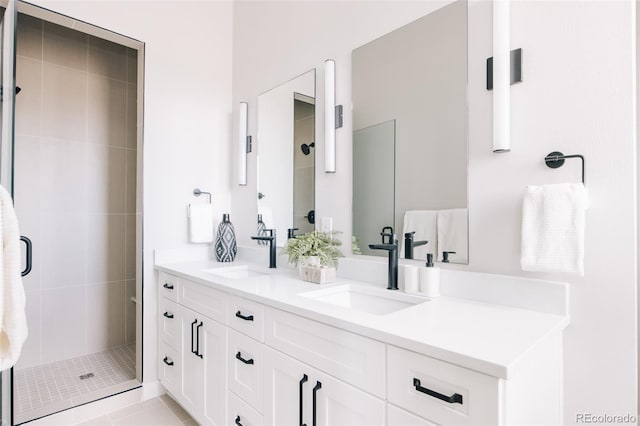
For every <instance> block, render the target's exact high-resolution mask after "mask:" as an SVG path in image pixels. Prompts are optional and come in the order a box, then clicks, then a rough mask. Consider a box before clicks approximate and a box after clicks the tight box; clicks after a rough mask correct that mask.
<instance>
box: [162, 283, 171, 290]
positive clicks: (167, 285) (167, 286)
mask: <svg viewBox="0 0 640 426" xmlns="http://www.w3.org/2000/svg"><path fill="white" fill-rule="evenodd" d="M162 287H164V288H166V289H167V290H173V284H169V283H164V285H163V286H162Z"/></svg>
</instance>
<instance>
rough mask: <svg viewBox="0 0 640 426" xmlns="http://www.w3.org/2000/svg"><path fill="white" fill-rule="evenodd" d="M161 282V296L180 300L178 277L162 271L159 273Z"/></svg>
mask: <svg viewBox="0 0 640 426" xmlns="http://www.w3.org/2000/svg"><path fill="white" fill-rule="evenodd" d="M158 283H159V284H160V296H161V297H166V298H167V299H169V300H173V301H174V302H176V301H177V300H178V287H179V283H178V277H174V276H173V275H169V274H165V273H164V272H160V274H159V275H158Z"/></svg>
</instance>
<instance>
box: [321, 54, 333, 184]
mask: <svg viewBox="0 0 640 426" xmlns="http://www.w3.org/2000/svg"><path fill="white" fill-rule="evenodd" d="M324 171H325V173H335V172H336V62H335V61H334V60H333V59H327V60H326V61H324Z"/></svg>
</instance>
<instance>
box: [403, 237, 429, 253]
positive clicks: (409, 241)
mask: <svg viewBox="0 0 640 426" xmlns="http://www.w3.org/2000/svg"><path fill="white" fill-rule="evenodd" d="M415 233H416V231H413V232H407V233H405V234H404V258H405V259H413V248H414V247H419V246H423V245H425V244H427V243H428V242H429V241H426V240H425V241H413V235H414V234H415Z"/></svg>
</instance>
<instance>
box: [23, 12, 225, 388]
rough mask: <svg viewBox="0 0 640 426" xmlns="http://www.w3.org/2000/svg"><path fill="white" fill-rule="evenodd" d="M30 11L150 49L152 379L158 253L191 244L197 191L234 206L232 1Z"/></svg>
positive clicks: (221, 208) (147, 291) (147, 201)
mask: <svg viewBox="0 0 640 426" xmlns="http://www.w3.org/2000/svg"><path fill="white" fill-rule="evenodd" d="M33 3H36V4H38V5H40V6H42V7H46V8H48V9H51V10H54V11H56V12H60V13H63V14H66V15H69V16H71V17H73V18H76V19H80V20H84V21H86V22H89V23H91V24H94V25H98V26H101V27H104V28H107V29H110V30H112V31H115V32H118V33H121V34H124V35H126V36H129V37H133V38H136V39H138V40H140V41H143V42H145V52H146V57H145V81H144V97H145V99H144V101H145V110H144V160H143V179H144V198H143V202H144V302H145V303H144V349H145V352H144V371H143V373H144V380H145V381H151V380H155V379H156V378H157V371H158V364H157V361H158V357H157V349H156V348H157V309H158V308H157V291H156V287H157V283H156V278H157V277H156V274H154V271H153V250H154V249H156V248H175V247H182V246H187V245H188V243H187V223H186V205H187V204H188V203H190V202H192V201H194V197H193V195H192V191H193V189H194V188H196V187H199V188H201V189H202V190H203V191H210V192H212V193H213V202H214V205H215V208H216V213H217V215H218V216H220V215H221V214H222V212H226V211H228V209H229V206H230V193H229V185H230V182H229V177H230V174H229V166H228V162H229V157H230V153H229V144H230V123H231V109H230V107H231V49H232V38H231V36H232V31H231V27H232V3H231V2H223V1H219V2H198V1H162V2H149V1H106V0H105V1H90V2H85V1H57V0H36V1H34V2H33ZM232 217H233V216H232Z"/></svg>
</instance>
